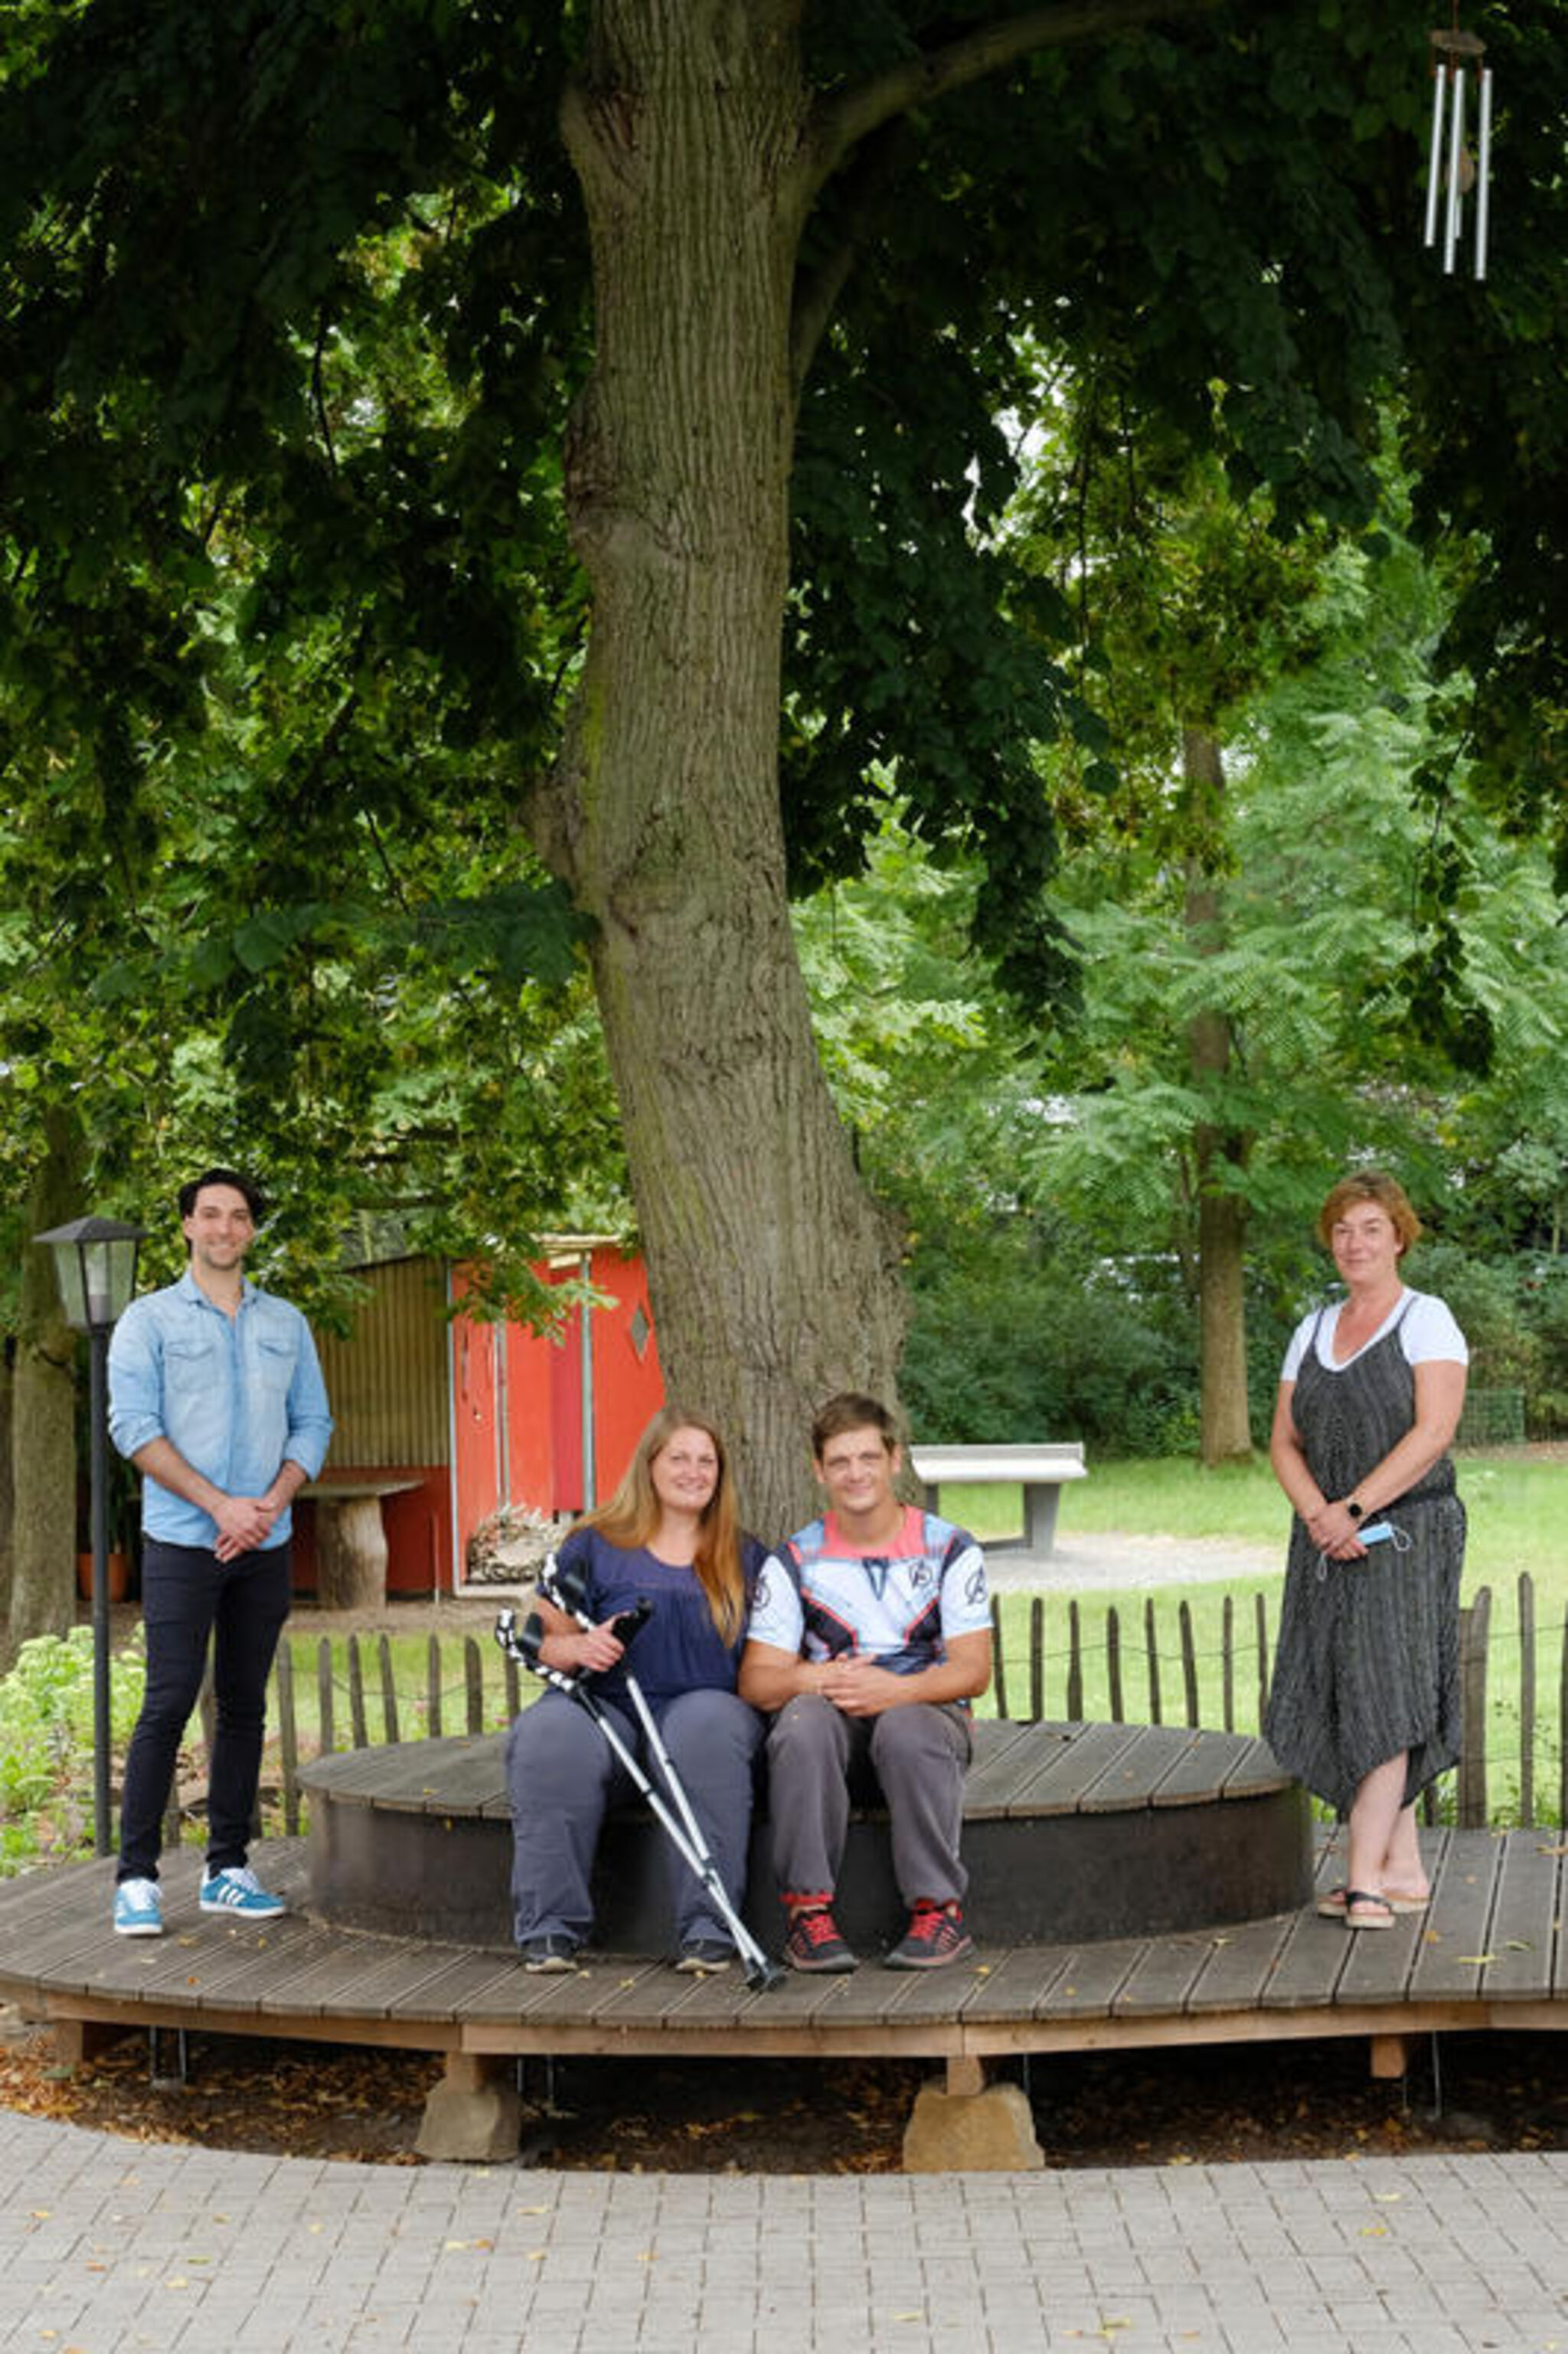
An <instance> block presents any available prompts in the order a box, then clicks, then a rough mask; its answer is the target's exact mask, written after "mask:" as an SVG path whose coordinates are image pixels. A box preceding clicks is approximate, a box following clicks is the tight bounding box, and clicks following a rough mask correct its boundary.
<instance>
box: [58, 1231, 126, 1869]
mask: <svg viewBox="0 0 1568 2354" xmlns="http://www.w3.org/2000/svg"><path fill="white" fill-rule="evenodd" d="M142 1235H143V1229H142V1227H140V1226H128V1225H125V1224H124V1223H123V1221H122V1220H121V1219H119V1218H73V1219H72V1221H71V1223H70V1225H68V1226H51V1227H50V1229H49V1231H48V1234H46V1235H34V1237H33V1239H34V1241H35V1242H38V1243H47V1244H48V1246H49V1248H50V1249H51V1250H52V1251H53V1253H54V1255H55V1277H56V1280H57V1281H58V1284H59V1288H60V1302H61V1305H62V1307H63V1308H64V1310H65V1317H66V1322H67V1323H68V1324H69V1325H70V1326H71V1327H72V1328H73V1330H74V1331H78V1332H85V1333H86V1334H87V1342H88V1368H89V1382H88V1432H89V1443H90V1461H91V1466H92V1473H91V1479H92V1486H91V1495H92V1751H93V1755H92V1820H93V1844H94V1846H95V1848H96V1850H97V1851H98V1853H99V1854H100V1855H107V1854H108V1853H109V1851H110V1847H111V1840H110V1829H109V1747H110V1731H109V1379H108V1373H109V1336H110V1334H111V1332H112V1331H113V1330H114V1327H115V1325H116V1324H117V1323H118V1322H119V1320H120V1319H121V1317H122V1315H123V1314H124V1312H125V1310H126V1309H127V1308H128V1307H129V1306H130V1304H131V1297H132V1293H133V1291H134V1290H135V1288H136V1246H137V1244H138V1243H139V1242H140V1241H141V1239H142Z"/></svg>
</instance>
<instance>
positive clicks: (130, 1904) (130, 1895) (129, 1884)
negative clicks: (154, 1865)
mask: <svg viewBox="0 0 1568 2354" xmlns="http://www.w3.org/2000/svg"><path fill="white" fill-rule="evenodd" d="M114 1934H115V1935H116V1936H119V1937H161V1936H162V1935H163V1934H164V1900H163V1898H162V1897H161V1896H160V1895H159V1893H158V1883H157V1882H156V1881H155V1880H122V1882H120V1884H119V1886H118V1887H117V1888H116V1889H115V1891H114Z"/></svg>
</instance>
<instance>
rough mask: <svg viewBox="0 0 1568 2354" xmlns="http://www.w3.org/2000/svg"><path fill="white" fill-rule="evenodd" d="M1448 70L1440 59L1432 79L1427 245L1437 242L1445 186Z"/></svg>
mask: <svg viewBox="0 0 1568 2354" xmlns="http://www.w3.org/2000/svg"><path fill="white" fill-rule="evenodd" d="M1447 88H1448V69H1447V67H1446V65H1445V64H1444V63H1443V61H1442V59H1441V58H1439V59H1438V61H1437V70H1436V73H1435V74H1434V75H1433V77H1432V152H1431V154H1430V156H1429V158H1428V160H1427V164H1426V240H1425V241H1426V243H1427V244H1428V245H1436V242H1437V191H1438V189H1439V188H1440V187H1441V186H1442V185H1443V100H1444V97H1445V94H1446V90H1447Z"/></svg>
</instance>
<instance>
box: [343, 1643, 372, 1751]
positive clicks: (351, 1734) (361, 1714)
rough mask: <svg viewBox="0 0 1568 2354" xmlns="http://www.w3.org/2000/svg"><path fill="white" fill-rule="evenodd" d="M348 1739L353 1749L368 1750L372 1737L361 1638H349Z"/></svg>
mask: <svg viewBox="0 0 1568 2354" xmlns="http://www.w3.org/2000/svg"><path fill="white" fill-rule="evenodd" d="M348 1739H349V1746H350V1747H351V1748H353V1749H368V1747H369V1746H370V1735H369V1734H368V1733H367V1732H366V1729H365V1665H364V1662H363V1660H362V1659H360V1656H359V1638H358V1636H357V1635H350V1637H349V1638H348Z"/></svg>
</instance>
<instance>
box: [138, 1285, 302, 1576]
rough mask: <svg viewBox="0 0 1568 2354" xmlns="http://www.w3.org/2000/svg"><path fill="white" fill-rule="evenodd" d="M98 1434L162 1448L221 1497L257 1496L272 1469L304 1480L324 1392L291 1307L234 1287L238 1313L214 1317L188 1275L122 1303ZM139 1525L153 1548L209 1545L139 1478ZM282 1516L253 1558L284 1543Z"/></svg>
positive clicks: (203, 1529) (190, 1509)
mask: <svg viewBox="0 0 1568 2354" xmlns="http://www.w3.org/2000/svg"><path fill="white" fill-rule="evenodd" d="M109 1431H110V1436H111V1438H112V1439H113V1441H114V1444H115V1446H116V1447H118V1448H119V1449H120V1452H121V1454H122V1455H125V1456H131V1455H134V1454H135V1452H136V1450H137V1448H138V1447H145V1446H146V1444H147V1442H148V1440H149V1439H152V1438H166V1439H167V1440H168V1441H169V1444H170V1445H171V1446H172V1447H176V1448H177V1449H178V1450H179V1452H180V1454H182V1455H183V1456H184V1457H185V1461H186V1462H187V1463H189V1464H190V1465H191V1466H192V1467H193V1468H194V1469H196V1470H197V1471H199V1472H200V1473H201V1474H202V1477H203V1478H204V1479H210V1480H211V1481H212V1483H213V1485H214V1487H215V1488H221V1489H222V1490H223V1491H224V1493H225V1494H226V1495H228V1496H262V1495H265V1494H266V1492H267V1490H268V1489H269V1488H270V1486H271V1484H272V1481H273V1480H274V1479H276V1477H277V1475H278V1471H279V1469H280V1467H281V1465H282V1464H283V1463H285V1462H289V1461H291V1462H294V1463H298V1464H300V1465H302V1467H303V1469H304V1472H305V1476H306V1477H307V1479H314V1478H315V1476H316V1473H317V1472H318V1471H319V1470H320V1469H321V1468H322V1465H323V1462H324V1461H325V1459H326V1451H327V1441H328V1439H329V1438H330V1437H332V1416H331V1414H330V1413H329V1411H328V1408H327V1394H326V1384H325V1383H324V1382H323V1379H322V1369H321V1364H320V1362H319V1360H318V1359H317V1356H316V1344H315V1342H314V1341H313V1340H312V1338H311V1328H310V1326H309V1325H308V1324H307V1323H306V1321H305V1320H304V1318H303V1317H302V1315H301V1313H300V1311H299V1310H298V1309H297V1308H291V1307H290V1306H289V1304H288V1302H287V1301H286V1300H282V1299H273V1298H272V1297H271V1295H270V1293H269V1292H265V1291H258V1289H257V1288H256V1286H255V1285H254V1284H253V1283H249V1282H248V1283H247V1284H246V1285H245V1288H244V1290H243V1293H242V1295H241V1298H240V1302H239V1309H238V1314H236V1315H234V1316H226V1315H225V1313H224V1311H223V1310H222V1309H221V1308H216V1307H214V1305H213V1303H212V1301H211V1300H210V1299H208V1298H207V1294H206V1292H205V1291H203V1289H202V1288H201V1286H200V1284H199V1283H197V1281H196V1278H195V1277H194V1276H193V1275H192V1274H191V1272H190V1270H189V1268H188V1267H187V1269H186V1270H185V1274H184V1275H182V1276H181V1278H180V1279H179V1281H178V1282H177V1283H171V1284H170V1285H169V1286H168V1287H167V1288H166V1289H164V1290H163V1291H149V1292H146V1293H144V1294H143V1297H142V1298H141V1299H133V1300H132V1303H131V1305H130V1307H129V1308H128V1309H127V1310H125V1313H124V1315H123V1316H122V1318H121V1319H120V1321H119V1323H118V1324H117V1325H116V1326H115V1328H114V1337H113V1339H112V1341H111V1342H110V1344H109ZM142 1526H143V1530H144V1531H145V1532H146V1534H147V1535H148V1536H150V1537H154V1538H155V1539H156V1540H157V1541H158V1543H161V1544H178V1545H201V1546H204V1547H207V1548H210V1547H211V1546H213V1545H215V1544H216V1543H217V1522H215V1521H214V1519H213V1517H212V1515H211V1513H210V1512H204V1511H202V1510H201V1508H200V1506H199V1505H197V1504H187V1503H186V1502H185V1499H184V1497H182V1496H175V1495H172V1494H171V1493H170V1491H169V1490H168V1489H167V1488H163V1487H160V1486H159V1484H158V1482H157V1480H156V1479H148V1478H147V1477H146V1476H145V1474H143V1481H142ZM290 1528H291V1514H290V1513H289V1512H288V1511H287V1510H285V1511H281V1512H280V1513H279V1515H278V1518H277V1519H276V1521H274V1522H273V1523H272V1528H271V1532H270V1534H269V1536H268V1539H267V1543H266V1545H265V1546H264V1547H262V1550H263V1551H264V1552H270V1551H271V1550H272V1549H273V1548H274V1547H275V1546H278V1545H281V1544H284V1543H287V1541H288V1537H289V1532H290Z"/></svg>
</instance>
